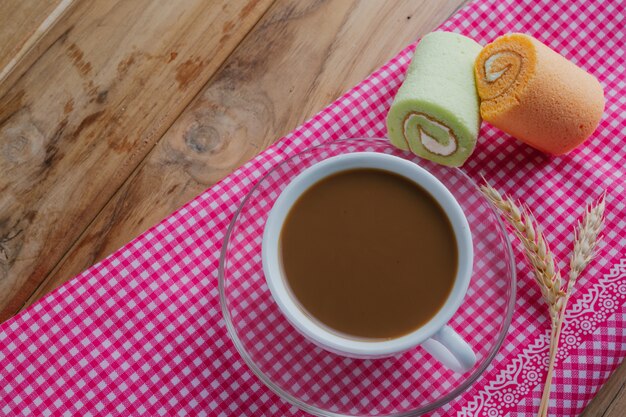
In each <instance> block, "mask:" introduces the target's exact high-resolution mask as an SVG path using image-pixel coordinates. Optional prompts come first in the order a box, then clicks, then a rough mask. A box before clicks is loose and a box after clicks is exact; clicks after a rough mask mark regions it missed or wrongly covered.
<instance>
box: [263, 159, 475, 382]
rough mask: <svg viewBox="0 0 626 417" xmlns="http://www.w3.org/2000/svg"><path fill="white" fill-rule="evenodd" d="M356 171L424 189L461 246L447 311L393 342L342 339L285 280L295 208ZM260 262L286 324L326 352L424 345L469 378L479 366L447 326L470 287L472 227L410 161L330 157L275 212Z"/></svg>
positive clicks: (294, 185) (388, 351) (374, 354)
mask: <svg viewBox="0 0 626 417" xmlns="http://www.w3.org/2000/svg"><path fill="white" fill-rule="evenodd" d="M356 168H377V169H381V170H385V171H390V172H394V173H396V174H399V175H401V176H403V177H405V178H407V179H409V180H411V181H413V182H415V183H416V184H418V185H420V186H421V187H422V188H423V189H425V190H426V191H428V192H429V193H430V194H431V196H432V197H433V198H434V199H435V200H437V202H438V203H439V204H440V206H441V207H442V208H443V210H444V211H445V213H446V215H447V216H448V219H449V220H450V223H451V225H452V229H453V231H454V234H455V237H456V242H457V252H458V270H457V275H456V278H455V281H454V285H453V287H452V291H451V292H450V294H449V295H448V298H447V299H446V301H445V303H444V305H443V307H441V309H440V310H439V311H438V312H437V313H436V314H435V315H434V316H433V317H432V318H431V319H430V320H429V321H428V322H427V323H425V324H424V325H422V326H421V327H420V328H418V329H417V330H414V331H412V332H411V333H408V334H406V335H404V336H401V337H398V338H394V339H390V340H380V341H378V340H373V341H371V340H363V339H361V340H360V339H358V338H354V337H344V336H342V335H340V334H338V333H334V332H332V331H330V330H328V329H326V328H324V327H322V326H321V325H320V324H318V323H317V322H316V321H314V320H313V319H312V318H311V317H310V316H309V315H308V314H306V313H305V312H304V311H303V310H302V308H301V307H300V306H299V305H298V302H297V301H296V300H295V299H294V298H293V297H294V296H293V294H292V293H291V291H290V290H289V288H288V284H287V282H286V279H285V277H284V276H283V274H284V272H283V267H282V265H281V253H280V233H281V229H282V226H283V223H284V222H285V218H286V217H287V214H288V213H289V211H290V209H291V207H292V206H293V204H294V203H295V202H296V201H297V200H298V198H299V197H300V196H301V195H302V194H303V193H304V192H305V191H306V190H307V189H308V188H309V187H311V186H312V185H313V184H315V183H317V182H318V181H320V180H321V179H323V178H325V177H328V176H329V175H332V174H335V173H337V172H340V171H345V170H350V169H356ZM262 261H263V271H264V273H265V279H266V281H267V285H268V287H269V289H270V292H271V294H272V297H273V298H274V300H275V301H276V304H278V307H279V308H280V310H281V311H282V313H283V314H284V315H285V317H286V318H287V320H288V321H289V322H290V323H291V324H292V325H293V326H294V327H295V328H296V329H297V330H298V331H299V332H300V333H301V334H302V335H304V336H305V337H306V338H307V339H309V340H311V341H312V342H313V343H315V344H317V345H318V346H320V347H322V348H324V349H326V350H329V351H331V352H334V353H337V354H340V355H345V356H349V357H355V358H379V357H385V356H390V355H393V354H397V353H401V352H403V351H406V350H408V349H411V348H413V347H415V346H417V345H421V346H422V347H423V348H424V349H425V350H426V351H427V352H429V353H430V354H431V355H432V356H433V357H435V358H436V359H437V360H438V361H440V362H441V363H442V364H443V365H445V366H446V367H448V368H450V369H452V370H454V371H457V372H466V371H468V370H469V369H471V368H472V367H473V366H474V364H475V363H476V355H475V354H474V352H473V351H472V348H471V347H470V346H469V345H468V344H467V342H465V341H464V340H463V339H462V338H461V337H460V336H459V335H458V334H457V333H456V332H454V330H452V329H451V328H450V327H449V326H447V325H446V323H447V322H448V321H449V320H450V319H451V318H452V316H453V315H454V313H455V312H456V311H457V310H458V308H459V306H460V305H461V304H462V302H463V298H464V297H465V293H466V291H467V288H468V286H469V283H470V278H471V274H472V264H473V246H472V235H471V232H470V228H469V224H468V222H467V219H466V218H465V215H464V214H463V210H462V209H461V206H460V205H459V203H458V202H457V201H456V199H455V198H454V197H453V196H452V194H451V193H450V191H448V189H447V188H446V187H445V186H444V185H443V184H442V183H441V182H439V180H437V178H435V177H434V176H433V175H432V174H430V173H429V172H428V171H426V170H424V169H423V168H421V167H419V166H418V165H416V164H414V163H412V162H410V161H407V160H404V159H402V158H398V157H395V156H391V155H386V154H381V153H375V152H361V153H352V154H346V155H339V156H335V157H331V158H329V159H326V160H324V161H322V162H319V163H317V164H315V165H313V166H311V167H309V168H307V169H306V170H304V171H303V172H302V173H300V174H299V175H298V176H297V177H296V178H295V179H294V180H293V181H292V182H291V183H290V184H289V185H287V187H286V188H285V189H284V190H283V192H282V193H281V194H280V196H279V197H278V199H277V200H276V202H275V204H274V206H273V207H272V210H271V212H270V214H269V217H268V220H267V223H266V224H265V230H264V233H263V242H262Z"/></svg>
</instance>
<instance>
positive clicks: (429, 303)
mask: <svg viewBox="0 0 626 417" xmlns="http://www.w3.org/2000/svg"><path fill="white" fill-rule="evenodd" d="M280 242H281V250H280V251H281V256H282V265H283V269H284V274H285V276H286V280H287V283H288V286H289V287H290V289H291V291H292V292H293V294H294V295H295V298H296V299H297V300H298V301H299V303H300V305H301V308H302V309H303V310H304V311H305V312H306V313H308V315H309V316H311V317H313V318H314V319H316V321H318V322H320V323H321V324H323V325H324V326H325V327H327V328H330V329H332V330H334V331H335V332H338V333H341V334H344V335H349V336H353V337H357V338H367V339H389V338H396V337H399V336H402V335H405V334H407V333H410V332H412V331H413V330H416V329H417V328H419V327H421V326H422V325H423V324H424V323H426V322H427V321H428V320H429V319H431V318H432V317H433V316H434V315H435V314H436V313H437V311H439V309H440V308H441V307H442V306H443V304H444V303H445V300H446V298H447V297H448V295H449V294H450V291H451V289H452V286H453V283H454V279H455V275H456V272H457V267H458V253H457V245H456V238H455V236H454V232H453V230H452V226H451V225H450V221H449V220H448V217H447V216H446V214H445V212H444V211H443V209H442V208H441V206H440V205H439V204H438V203H437V201H436V200H434V199H433V197H432V196H431V195H430V194H429V193H428V192H427V191H425V190H424V189H423V188H421V187H420V186H418V185H416V184H415V183H413V182H411V181H410V180H407V179H406V178H404V177H402V176H400V175H397V174H394V173H390V172H387V171H383V170H378V169H355V170H349V171H344V172H341V173H338V174H334V175H332V176H330V177H327V178H325V179H323V180H321V181H319V182H318V183H316V184H314V185H313V186H312V187H311V188H309V189H308V190H307V191H306V192H305V193H304V194H303V195H302V196H300V198H299V199H298V200H297V201H296V203H295V204H294V206H293V207H292V208H291V211H290V212H289V214H288V215H287V219H286V220H285V223H284V225H283V229H282V231H281V239H280Z"/></svg>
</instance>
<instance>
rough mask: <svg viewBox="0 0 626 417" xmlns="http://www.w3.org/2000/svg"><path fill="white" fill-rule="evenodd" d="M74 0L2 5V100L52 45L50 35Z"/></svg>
mask: <svg viewBox="0 0 626 417" xmlns="http://www.w3.org/2000/svg"><path fill="white" fill-rule="evenodd" d="M76 3H77V1H75V0H6V1H2V2H0V97H2V96H3V95H4V93H5V92H6V90H7V89H8V86H9V85H10V84H11V80H16V79H17V78H19V77H20V76H21V75H22V74H23V72H24V71H25V70H26V68H28V66H29V65H30V64H32V63H33V62H34V60H35V59H36V58H37V57H38V56H39V54H40V53H41V52H42V51H43V50H44V49H45V48H46V47H47V46H49V43H50V40H49V39H51V38H50V37H48V39H44V38H45V37H46V35H48V34H49V33H50V32H51V31H52V29H53V28H54V26H55V25H56V23H57V22H58V21H59V20H60V19H61V18H62V17H63V16H64V15H65V14H66V13H67V12H69V11H70V10H71V8H72V7H73V6H74V5H75V4H76Z"/></svg>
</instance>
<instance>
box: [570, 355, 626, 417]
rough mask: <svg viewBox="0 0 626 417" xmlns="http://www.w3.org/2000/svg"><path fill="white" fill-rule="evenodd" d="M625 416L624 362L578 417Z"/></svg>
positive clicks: (625, 369) (625, 364)
mask: <svg viewBox="0 0 626 417" xmlns="http://www.w3.org/2000/svg"><path fill="white" fill-rule="evenodd" d="M625 414H626V362H623V363H622V364H621V365H620V366H619V368H617V369H616V370H615V371H614V372H613V375H611V377H610V378H609V380H608V381H607V382H606V383H605V384H604V386H603V387H602V388H601V389H600V391H599V392H598V393H597V394H596V396H595V397H594V398H593V400H591V402H590V403H589V404H588V405H587V407H586V408H585V411H583V413H582V414H581V415H580V417H624V415H625Z"/></svg>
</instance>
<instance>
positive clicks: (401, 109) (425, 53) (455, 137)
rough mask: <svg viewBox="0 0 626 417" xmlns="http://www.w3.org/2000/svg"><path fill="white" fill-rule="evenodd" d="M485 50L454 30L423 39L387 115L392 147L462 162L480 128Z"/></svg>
mask: <svg viewBox="0 0 626 417" xmlns="http://www.w3.org/2000/svg"><path fill="white" fill-rule="evenodd" d="M481 49H482V47H481V46H480V45H479V44H478V43H476V42H475V41H473V40H472V39H469V38H467V37H465V36H462V35H458V34H456V33H451V32H432V33H430V34H428V35H426V36H424V38H422V40H421V41H420V43H419V44H418V45H417V48H416V49H415V55H414V56H413V60H412V61H411V65H410V66H409V69H408V71H407V74H406V79H405V80H404V83H403V84H402V86H401V87H400V89H399V90H398V94H397V95H396V98H395V100H394V101H393V104H392V105H391V109H390V110H389V114H388V115H387V131H388V134H389V139H390V141H391V143H392V144H393V145H395V146H396V147H398V148H400V149H403V150H410V151H411V152H413V153H414V154H416V155H419V156H421V157H422V158H425V159H430V160H431V161H434V162H437V163H439V164H442V165H448V166H461V165H463V163H464V162H465V161H466V160H467V158H469V156H470V155H471V154H472V152H473V151H474V148H475V146H476V138H477V137H478V130H479V127H480V112H479V104H480V103H479V99H478V93H477V92H476V82H475V80H474V61H475V60H476V57H477V56H478V53H479V52H480V51H481Z"/></svg>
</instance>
